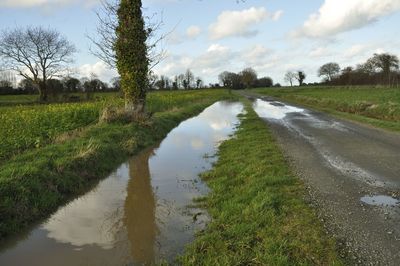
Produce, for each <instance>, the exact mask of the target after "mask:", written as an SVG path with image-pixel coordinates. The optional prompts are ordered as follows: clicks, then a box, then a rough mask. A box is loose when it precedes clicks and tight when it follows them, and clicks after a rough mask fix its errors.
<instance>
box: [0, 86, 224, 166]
mask: <svg viewBox="0 0 400 266" xmlns="http://www.w3.org/2000/svg"><path fill="white" fill-rule="evenodd" d="M219 93H221V92H220V91H212V90H201V91H185V92H153V93H150V94H149V95H148V106H147V109H148V110H149V112H151V113H155V112H160V111H166V110H171V109H174V108H178V107H179V108H182V107H186V106H189V105H190V104H191V103H192V102H199V101H203V100H204V99H205V100H204V101H207V99H208V98H213V97H214V96H215V95H218V94H219ZM101 95H102V97H97V100H94V101H91V102H82V103H63V104H47V105H24V106H17V105H14V106H7V107H0V121H1V123H0V139H1V140H2V141H1V142H0V163H1V162H2V161H4V160H5V159H7V158H9V157H12V156H14V155H16V154H19V153H21V152H23V151H25V150H28V149H32V148H40V147H43V146H45V145H48V144H50V143H52V142H54V140H55V139H56V138H57V136H59V135H60V134H62V133H65V132H68V131H71V130H75V129H79V128H83V127H86V126H88V125H90V124H95V123H97V122H98V119H99V113H100V111H101V110H103V109H104V108H105V107H106V106H109V105H113V106H122V105H123V100H122V99H121V98H120V97H118V95H117V94H116V93H113V94H111V93H103V94H101ZM12 97H14V99H17V98H18V97H22V98H24V97H25V95H18V96H12Z"/></svg>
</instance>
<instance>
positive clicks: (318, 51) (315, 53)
mask: <svg viewBox="0 0 400 266" xmlns="http://www.w3.org/2000/svg"><path fill="white" fill-rule="evenodd" d="M330 55H332V53H331V51H330V50H329V49H328V48H326V47H317V48H315V49H313V50H311V52H310V53H309V56H310V57H313V58H320V57H326V56H330Z"/></svg>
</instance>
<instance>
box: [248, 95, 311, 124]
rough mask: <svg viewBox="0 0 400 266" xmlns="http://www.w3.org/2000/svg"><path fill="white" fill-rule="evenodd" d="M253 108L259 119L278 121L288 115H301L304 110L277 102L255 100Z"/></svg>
mask: <svg viewBox="0 0 400 266" xmlns="http://www.w3.org/2000/svg"><path fill="white" fill-rule="evenodd" d="M253 108H254V110H255V111H256V113H257V114H258V116H259V117H262V118H268V119H276V120H280V119H283V118H285V117H286V115H288V114H290V113H303V112H304V109H301V108H297V107H294V106H290V105H285V104H283V103H281V102H277V101H265V100H261V99H256V100H255V101H254V103H253Z"/></svg>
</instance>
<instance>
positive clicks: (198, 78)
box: [196, 77, 204, 89]
mask: <svg viewBox="0 0 400 266" xmlns="http://www.w3.org/2000/svg"><path fill="white" fill-rule="evenodd" d="M203 85H204V82H203V80H202V79H201V78H200V77H197V78H196V89H200V88H202V87H203Z"/></svg>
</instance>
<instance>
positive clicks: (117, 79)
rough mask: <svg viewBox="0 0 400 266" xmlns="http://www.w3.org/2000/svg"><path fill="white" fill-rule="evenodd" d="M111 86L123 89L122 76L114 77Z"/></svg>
mask: <svg viewBox="0 0 400 266" xmlns="http://www.w3.org/2000/svg"><path fill="white" fill-rule="evenodd" d="M111 86H112V87H113V88H114V90H117V91H119V90H120V89H121V78H120V77H114V78H112V79H111Z"/></svg>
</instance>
